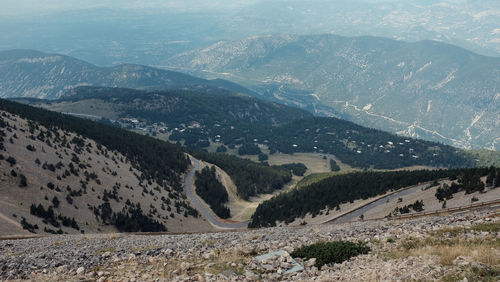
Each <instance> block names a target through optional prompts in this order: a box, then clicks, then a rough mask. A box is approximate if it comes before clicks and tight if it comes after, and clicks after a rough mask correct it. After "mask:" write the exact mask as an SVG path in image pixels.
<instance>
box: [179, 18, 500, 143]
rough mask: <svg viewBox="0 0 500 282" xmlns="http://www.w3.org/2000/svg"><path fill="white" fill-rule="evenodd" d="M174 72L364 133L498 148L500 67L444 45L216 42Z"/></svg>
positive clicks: (341, 40) (318, 38)
mask: <svg viewBox="0 0 500 282" xmlns="http://www.w3.org/2000/svg"><path fill="white" fill-rule="evenodd" d="M403 17H404V16H403ZM406 20H408V19H405V20H404V21H406ZM403 26H404V25H403ZM425 28H427V26H426V27H425ZM171 64H172V65H174V66H178V67H179V69H182V70H183V71H186V70H190V71H191V73H196V74H198V75H200V76H206V77H210V78H227V79H231V80H233V81H235V82H237V83H240V84H242V85H245V86H247V87H249V88H251V89H254V90H256V91H258V92H260V93H262V94H263V96H266V97H267V98H268V99H272V100H279V101H280V102H281V103H289V104H290V105H292V104H294V105H300V106H302V107H305V108H308V109H311V110H314V111H316V112H317V113H318V114H319V113H321V112H322V110H321V109H320V108H319V107H320V106H321V105H322V106H328V107H330V108H331V109H333V112H337V113H340V117H343V118H345V119H348V120H350V121H353V122H355V123H358V124H361V125H364V126H369V127H374V128H378V129H381V130H384V131H389V132H394V133H399V134H404V135H407V136H411V137H414V138H423V139H425V140H433V141H438V142H442V143H445V144H450V145H454V146H458V147H462V148H471V147H472V148H488V149H495V148H496V149H498V148H499V147H498V146H499V143H498V140H499V137H500V133H499V132H500V126H499V124H498V123H497V122H496V120H498V116H499V114H500V112H499V108H500V99H499V98H498V89H499V87H500V78H499V77H500V76H499V75H498V73H499V70H500V58H498V57H486V56H481V55H478V54H475V53H472V52H470V51H468V50H465V49H462V48H459V47H457V46H453V45H449V44H445V43H442V42H437V41H429V40H424V41H418V42H404V41H402V40H394V39H389V38H382V37H371V36H360V37H344V36H338V35H333V34H315V35H311V34H307V35H287V34H274V35H270V36H253V37H249V38H245V39H240V40H237V41H232V42H228V41H226V42H217V43H215V44H213V45H212V46H209V47H206V48H203V49H198V50H193V51H189V52H185V53H182V54H179V55H177V56H175V57H173V58H172V60H171ZM456 109H461V110H460V111H457V110H456Z"/></svg>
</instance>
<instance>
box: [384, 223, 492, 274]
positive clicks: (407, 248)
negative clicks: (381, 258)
mask: <svg viewBox="0 0 500 282" xmlns="http://www.w3.org/2000/svg"><path fill="white" fill-rule="evenodd" d="M499 226H500V223H482V224H477V225H474V226H472V227H470V228H464V227H455V228H443V229H441V230H438V231H435V232H432V233H431V234H430V236H428V237H426V238H424V239H417V238H414V237H409V238H405V239H403V240H401V241H400V242H399V245H398V247H397V248H396V249H395V250H394V251H392V252H389V253H387V254H385V257H386V259H398V258H403V257H408V256H424V255H431V256H435V257H436V259H437V261H436V262H438V263H439V264H441V265H453V264H454V263H453V262H454V261H455V260H456V259H457V258H458V257H465V258H466V259H467V260H468V261H469V262H477V263H481V264H483V265H485V266H486V267H487V268H492V269H497V268H499V267H500V239H499V238H497V237H496V234H495V232H497V231H496V230H498V227H499ZM471 232H491V233H490V234H489V235H488V236H480V237H479V236H476V237H474V238H470V237H467V236H466V235H467V233H471Z"/></svg>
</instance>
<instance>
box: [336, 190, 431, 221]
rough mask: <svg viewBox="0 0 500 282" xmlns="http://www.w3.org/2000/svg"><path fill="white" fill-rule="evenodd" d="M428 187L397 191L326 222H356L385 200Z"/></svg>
mask: <svg viewBox="0 0 500 282" xmlns="http://www.w3.org/2000/svg"><path fill="white" fill-rule="evenodd" d="M428 186H429V183H425V184H421V185H417V186H414V187H411V188H408V189H404V190H401V191H398V192H396V193H394V194H390V195H388V196H386V197H383V198H380V199H378V200H376V201H374V202H371V203H370V204H368V205H366V206H364V207H361V208H359V209H357V210H354V211H352V212H350V213H347V214H345V215H343V216H341V217H337V218H335V219H333V220H330V221H327V223H344V222H349V221H353V220H356V219H358V218H359V216H360V215H362V214H364V213H365V212H367V211H369V210H371V209H373V208H375V207H377V206H378V205H381V204H383V203H385V202H387V200H392V199H396V198H400V197H403V196H406V195H409V194H411V193H414V192H416V191H418V190H422V189H424V188H425V187H428Z"/></svg>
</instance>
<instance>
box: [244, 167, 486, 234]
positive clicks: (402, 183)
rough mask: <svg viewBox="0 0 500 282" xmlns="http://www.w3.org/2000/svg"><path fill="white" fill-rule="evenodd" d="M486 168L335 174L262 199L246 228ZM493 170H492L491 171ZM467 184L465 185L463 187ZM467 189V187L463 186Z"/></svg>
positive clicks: (466, 176)
mask: <svg viewBox="0 0 500 282" xmlns="http://www.w3.org/2000/svg"><path fill="white" fill-rule="evenodd" d="M490 171H491V169H489V168H471V169H453V170H420V171H393V172H372V171H370V172H355V173H348V174H341V175H335V176H332V177H329V178H326V179H323V180H321V181H319V182H316V183H313V184H311V185H308V186H306V187H303V188H298V189H293V190H291V191H289V192H287V193H282V194H280V195H278V196H275V197H273V198H271V199H270V200H268V201H265V202H263V203H262V204H260V205H259V206H258V207H257V210H256V211H255V213H254V214H253V216H252V221H251V222H250V224H249V227H269V226H275V225H276V221H281V222H285V223H288V222H292V221H294V220H295V219H296V218H299V217H304V216H305V215H306V214H308V213H309V214H312V216H313V217H314V216H315V215H317V214H318V213H319V212H320V211H322V210H324V209H328V210H332V209H335V208H337V207H338V206H339V205H340V204H343V203H347V202H352V201H354V200H357V199H368V198H371V197H375V196H377V195H382V194H384V193H386V192H388V191H394V190H398V189H401V188H403V187H408V186H411V185H415V184H418V183H421V182H425V181H431V180H437V179H440V178H451V179H457V178H459V179H462V180H460V182H467V181H468V179H474V178H475V177H472V176H476V177H477V178H479V177H482V176H486V175H488V174H489V173H490ZM493 171H495V170H493ZM469 186H470V185H468V184H465V186H464V187H469ZM464 189H467V188H464Z"/></svg>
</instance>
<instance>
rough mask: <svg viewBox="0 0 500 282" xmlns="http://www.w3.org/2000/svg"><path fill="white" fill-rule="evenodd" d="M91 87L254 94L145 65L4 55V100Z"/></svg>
mask: <svg viewBox="0 0 500 282" xmlns="http://www.w3.org/2000/svg"><path fill="white" fill-rule="evenodd" d="M90 85H93V86H110V87H128V88H137V89H166V88H181V87H188V88H190V87H199V86H200V85H202V86H203V87H208V86H210V87H217V88H219V87H222V88H225V89H228V90H232V91H235V92H242V93H247V94H249V93H250V92H251V91H250V90H248V89H245V88H243V87H241V86H239V85H236V84H234V83H231V82H229V81H224V80H221V79H215V80H213V81H208V80H205V79H201V78H197V77H193V76H190V75H187V74H183V73H179V72H174V71H168V70H161V69H157V68H152V67H147V66H142V65H132V64H123V65H117V66H113V67H98V66H95V65H93V64H90V63H87V62H85V61H81V60H78V59H75V58H73V57H69V56H64V55H59V54H47V53H43V52H38V51H34V50H11V51H2V52H0V97H3V98H9V97H32V98H46V99H56V98H59V97H61V96H63V94H64V93H65V92H67V91H69V90H70V89H73V88H74V87H78V86H90Z"/></svg>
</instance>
